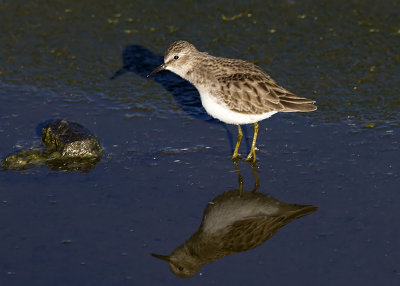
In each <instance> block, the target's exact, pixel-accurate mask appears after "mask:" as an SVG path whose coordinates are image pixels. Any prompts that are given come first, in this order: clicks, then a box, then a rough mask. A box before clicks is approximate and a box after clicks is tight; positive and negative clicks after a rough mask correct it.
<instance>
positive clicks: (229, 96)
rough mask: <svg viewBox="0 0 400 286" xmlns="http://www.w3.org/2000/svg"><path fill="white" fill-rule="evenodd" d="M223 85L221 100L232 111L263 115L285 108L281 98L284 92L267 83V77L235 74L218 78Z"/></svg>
mask: <svg viewBox="0 0 400 286" xmlns="http://www.w3.org/2000/svg"><path fill="white" fill-rule="evenodd" d="M217 80H218V82H219V84H220V85H221V91H220V93H221V98H222V100H223V102H224V103H225V104H227V105H228V106H229V108H231V109H232V110H234V111H236V112H241V113H252V114H261V113H265V112H270V111H281V110H283V109H284V106H283V105H282V104H281V103H280V99H279V97H280V96H281V95H282V92H283V89H282V90H278V89H277V90H275V89H274V88H272V86H271V85H270V84H268V83H267V82H266V80H270V81H271V82H272V79H268V78H267V77H266V76H262V75H257V74H245V73H235V74H231V75H228V76H224V77H219V78H217Z"/></svg>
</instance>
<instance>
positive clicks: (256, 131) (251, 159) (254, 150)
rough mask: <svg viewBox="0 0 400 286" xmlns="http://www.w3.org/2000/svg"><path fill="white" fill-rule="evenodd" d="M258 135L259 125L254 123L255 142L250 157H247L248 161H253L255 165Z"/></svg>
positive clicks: (252, 144)
mask: <svg viewBox="0 0 400 286" xmlns="http://www.w3.org/2000/svg"><path fill="white" fill-rule="evenodd" d="M257 134H258V123H257V122H255V123H254V136H253V142H252V143H251V149H250V153H249V155H247V158H246V161H253V163H254V162H255V161H256V150H257V147H256V141H257Z"/></svg>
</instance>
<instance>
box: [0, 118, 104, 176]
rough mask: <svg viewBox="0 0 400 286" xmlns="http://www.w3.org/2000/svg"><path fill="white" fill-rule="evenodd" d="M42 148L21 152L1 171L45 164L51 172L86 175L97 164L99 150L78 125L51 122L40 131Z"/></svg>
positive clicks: (11, 158) (13, 156) (87, 132)
mask: <svg viewBox="0 0 400 286" xmlns="http://www.w3.org/2000/svg"><path fill="white" fill-rule="evenodd" d="M42 142H43V144H44V147H43V148H42V149H38V148H34V149H30V150H22V151H19V152H18V153H16V154H13V155H11V156H9V157H7V158H5V159H4V160H3V162H2V167H3V169H5V170H25V169H29V168H32V167H35V166H42V165H47V166H49V167H50V168H51V169H53V170H78V171H83V172H87V171H89V170H91V169H93V168H94V167H95V166H96V164H97V163H98V162H99V161H100V157H101V154H102V152H103V149H102V147H101V145H100V143H99V141H98V139H97V137H96V136H95V135H93V134H92V133H91V132H90V131H89V130H88V129H86V128H85V127H83V126H82V125H80V124H78V123H75V122H69V121H66V120H60V119H59V120H55V121H53V122H51V123H49V124H47V125H46V126H45V127H43V128H42Z"/></svg>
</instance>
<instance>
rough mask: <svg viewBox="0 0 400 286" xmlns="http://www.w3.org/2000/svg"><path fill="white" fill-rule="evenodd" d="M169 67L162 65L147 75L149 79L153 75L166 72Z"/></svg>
mask: <svg viewBox="0 0 400 286" xmlns="http://www.w3.org/2000/svg"><path fill="white" fill-rule="evenodd" d="M166 68H167V67H166V66H165V64H162V65H160V66H159V67H157V68H156V69H155V70H153V71H152V72H151V73H149V74H148V75H147V77H149V76H151V75H153V74H155V73H158V72H160V71H163V70H165V69H166Z"/></svg>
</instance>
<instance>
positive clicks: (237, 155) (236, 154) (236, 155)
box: [232, 125, 243, 160]
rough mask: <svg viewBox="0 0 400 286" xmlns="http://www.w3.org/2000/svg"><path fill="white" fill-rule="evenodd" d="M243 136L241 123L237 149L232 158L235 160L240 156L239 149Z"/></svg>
mask: <svg viewBox="0 0 400 286" xmlns="http://www.w3.org/2000/svg"><path fill="white" fill-rule="evenodd" d="M242 137H243V132H242V128H240V125H238V136H237V141H236V147H235V151H234V152H233V155H232V160H234V159H236V158H238V157H239V156H240V154H239V153H238V150H239V146H240V141H242Z"/></svg>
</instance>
